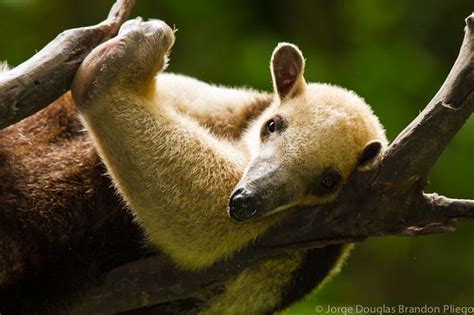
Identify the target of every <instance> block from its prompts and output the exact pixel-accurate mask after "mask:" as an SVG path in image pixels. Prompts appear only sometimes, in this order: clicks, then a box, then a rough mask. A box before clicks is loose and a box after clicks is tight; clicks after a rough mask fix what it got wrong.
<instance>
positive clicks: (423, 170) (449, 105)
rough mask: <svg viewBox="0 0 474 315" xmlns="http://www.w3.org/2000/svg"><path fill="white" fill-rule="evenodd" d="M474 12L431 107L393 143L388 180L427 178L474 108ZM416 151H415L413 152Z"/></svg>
mask: <svg viewBox="0 0 474 315" xmlns="http://www.w3.org/2000/svg"><path fill="white" fill-rule="evenodd" d="M473 47H474V14H471V15H470V16H469V17H468V18H466V28H465V34H464V40H463V43H462V46H461V50H460V52H459V55H458V58H457V59H456V62H455V63H454V65H453V67H452V69H451V71H450V73H449V75H448V77H447V79H446V81H445V82H444V84H443V85H442V87H441V88H440V90H439V92H438V93H437V94H436V95H435V97H434V98H433V99H432V100H431V102H430V103H429V104H428V106H427V107H426V108H425V109H424V110H423V111H422V112H421V113H420V114H419V115H418V117H417V118H416V119H415V120H413V122H412V123H411V124H410V125H408V127H406V128H405V130H403V131H402V132H401V133H400V135H399V136H398V137H397V138H396V139H395V141H394V142H393V143H392V144H391V145H390V147H389V148H388V151H387V156H386V158H385V159H384V161H383V163H382V165H381V170H380V177H381V178H383V179H384V180H385V181H387V182H393V181H399V182H403V181H413V180H417V179H419V178H423V177H426V176H427V175H428V172H429V171H430V169H431V168H432V167H433V165H434V163H435V162H436V161H437V160H438V158H439V156H440V155H441V153H442V152H443V150H444V149H445V148H446V146H447V145H448V144H449V142H450V141H451V140H452V138H453V137H454V136H455V135H456V133H457V132H458V131H459V130H460V129H461V127H462V126H463V125H464V123H465V122H466V120H467V119H468V118H469V116H470V115H471V113H472V111H473V110H474V94H473V90H472V87H473V86H474V71H473V70H474V51H473V49H472V48H473ZM415 152H416V154H414V153H415Z"/></svg>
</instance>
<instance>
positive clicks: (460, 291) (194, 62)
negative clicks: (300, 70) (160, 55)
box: [0, 0, 474, 314]
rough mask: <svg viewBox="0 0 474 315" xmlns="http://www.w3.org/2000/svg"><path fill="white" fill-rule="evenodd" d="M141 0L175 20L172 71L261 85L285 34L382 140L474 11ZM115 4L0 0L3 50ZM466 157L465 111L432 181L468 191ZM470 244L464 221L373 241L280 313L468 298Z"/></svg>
mask: <svg viewBox="0 0 474 315" xmlns="http://www.w3.org/2000/svg"><path fill="white" fill-rule="evenodd" d="M137 2H138V3H137V5H136V8H135V10H134V12H133V15H141V16H143V17H145V18H160V19H163V20H165V21H166V22H167V23H168V24H170V25H174V26H175V27H176V28H178V29H179V31H178V33H177V41H176V44H175V46H174V49H173V52H172V57H171V58H172V59H171V63H170V67H169V71H173V72H180V73H185V74H187V75H190V76H195V77H197V78H199V79H202V80H206V81H210V82H215V83H220V84H226V85H245V86H252V87H256V88H259V89H265V90H269V89H271V79H270V73H269V68H268V64H269V58H270V54H271V52H272V50H273V48H274V47H275V45H276V44H277V43H278V42H280V41H289V42H292V43H295V44H297V45H298V46H299V47H300V48H301V49H302V51H303V53H304V55H305V57H306V59H307V68H306V71H305V72H306V79H307V80H308V81H321V82H330V83H334V84H338V85H342V86H345V87H347V88H350V89H353V90H355V91H356V92H357V93H358V94H360V95H361V96H363V97H364V98H365V99H366V100H367V102H368V103H369V104H371V105H372V106H373V108H374V110H375V112H376V113H377V114H378V115H379V117H380V119H381V121H382V123H383V124H384V126H385V127H386V130H387V135H388V137H389V139H390V140H393V139H394V137H395V136H396V135H397V134H398V133H399V132H400V131H401V130H402V129H403V128H404V127H405V126H406V125H407V124H408V123H409V122H410V121H411V120H412V119H413V118H414V117H415V116H416V115H417V114H418V112H419V111H420V110H421V109H422V108H423V107H424V106H425V104H427V102H428V101H429V100H430V98H431V97H432V96H433V95H434V93H435V92H436V91H437V89H438V88H439V86H440V85H441V84H442V82H443V81H444V79H445V77H446V75H447V73H448V71H449V69H450V67H451V65H452V63H453V62H454V60H455V58H456V56H457V53H458V50H459V46H460V44H461V40H462V36H463V27H464V18H465V17H466V16H468V15H469V14H470V13H471V12H472V10H473V9H474V2H473V1H472V0H457V1H446V0H425V1H410V0H403V1H401V0H399V1H388V0H385V1H369V0H361V1H342V0H341V1H296V0H295V1H270V0H265V1H251V0H247V1H214V0H203V1H172V0H166V1H165V0H162V1H152V0H138V1H137ZM111 3H112V1H105V0H103V1H99V0H82V1H80V0H75V1H73V0H69V1H65V0H0V60H1V59H4V60H8V61H9V63H10V64H11V65H17V64H18V63H20V62H21V61H23V60H25V59H27V58H28V57H30V56H31V55H33V54H34V53H35V51H37V50H39V49H41V47H43V46H44V45H45V44H46V43H48V42H49V41H50V40H51V39H52V38H54V37H55V36H56V35H57V34H58V33H60V32H61V31H62V30H65V29H68V28H72V27H78V26H83V25H88V24H95V23H96V22H97V21H99V20H101V19H103V18H104V16H105V15H106V13H107V12H108V9H109V7H110V5H111ZM473 158H474V121H473V119H472V118H471V119H470V120H469V121H468V123H467V124H466V125H465V126H464V128H463V129H462V131H461V132H460V133H459V134H458V136H457V137H456V138H455V139H454V141H453V142H452V143H451V144H450V146H449V148H448V149H447V151H446V152H445V153H444V154H443V156H442V158H441V159H440V160H439V162H438V163H437V164H436V166H435V168H434V169H433V170H432V172H431V176H430V182H431V183H430V186H429V190H430V191H436V192H438V193H442V194H446V195H448V196H451V197H458V198H474V183H473V177H474V176H473V175H474V162H473ZM473 243H474V223H469V222H467V223H462V224H460V225H459V228H458V230H457V232H455V233H451V234H446V235H434V236H426V237H419V238H396V237H386V238H378V239H370V240H368V241H366V242H364V243H362V244H359V245H358V246H356V249H355V250H354V251H353V253H352V256H351V258H350V259H349V261H348V263H347V264H346V266H345V267H344V268H343V271H342V272H341V274H339V275H338V276H337V277H336V278H335V279H333V280H332V281H331V282H329V283H328V284H327V285H326V286H325V287H324V288H323V289H322V290H321V291H320V292H319V293H318V294H316V295H312V296H310V297H309V298H308V299H307V300H306V301H304V302H302V303H299V304H298V305H296V306H295V307H293V308H292V309H291V310H289V311H287V312H286V313H285V314H316V313H317V312H316V311H315V307H316V306H317V305H322V306H324V307H325V308H326V307H327V305H333V306H343V305H346V306H347V305H352V306H354V305H364V306H371V305H374V306H381V305H384V304H385V305H389V306H397V305H399V304H403V305H424V304H428V305H444V304H455V305H458V306H474V250H473V247H474V246H473ZM322 313H324V312H321V313H320V314H322ZM332 314H334V313H332Z"/></svg>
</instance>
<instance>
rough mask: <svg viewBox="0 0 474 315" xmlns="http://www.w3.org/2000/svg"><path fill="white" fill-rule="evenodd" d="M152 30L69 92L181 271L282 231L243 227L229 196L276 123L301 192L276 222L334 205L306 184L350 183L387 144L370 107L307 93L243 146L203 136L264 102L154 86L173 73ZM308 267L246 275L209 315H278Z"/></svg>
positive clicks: (284, 159) (172, 83)
mask: <svg viewBox="0 0 474 315" xmlns="http://www.w3.org/2000/svg"><path fill="white" fill-rule="evenodd" d="M147 23H149V24H146V23H143V22H141V21H137V20H135V21H130V22H128V23H127V24H126V25H125V26H124V27H123V28H122V30H121V33H120V34H119V36H118V37H117V38H116V39H113V40H111V41H109V42H107V43H105V44H103V45H102V46H101V47H99V48H97V49H96V50H95V51H94V52H92V54H91V56H89V57H88V58H87V59H86V61H85V62H84V63H83V65H82V66H81V68H80V69H79V71H78V74H77V75H76V78H75V81H74V84H73V89H72V91H73V95H74V98H75V101H76V103H77V104H78V106H79V108H80V110H81V113H82V118H83V121H84V124H85V126H86V127H87V130H88V131H89V133H90V135H91V137H92V139H93V141H94V143H95V146H96V148H97V150H98V152H99V154H100V156H101V158H102V159H103V161H104V163H105V164H106V166H107V169H108V171H109V172H110V175H111V177H112V179H113V181H114V183H115V185H116V187H117V190H118V191H119V192H120V195H121V196H122V197H123V198H124V200H125V201H126V202H127V204H128V205H129V206H130V208H131V209H132V210H133V212H134V213H135V214H136V216H137V219H138V220H139V221H140V222H141V224H142V225H143V227H144V229H145V231H146V233H147V234H148V236H149V238H150V240H151V241H152V242H153V243H155V244H156V245H157V246H158V247H159V248H160V249H161V250H163V251H164V252H165V253H167V254H168V255H169V256H170V257H171V258H172V259H173V260H174V261H175V262H176V263H177V264H178V265H180V266H182V267H183V268H186V269H201V268H205V267H207V266H209V265H211V264H212V263H214V262H216V261H217V260H220V259H223V258H225V257H229V256H231V255H232V254H234V253H235V252H236V251H238V250H239V249H241V248H243V247H245V246H247V245H248V244H249V243H251V242H252V241H253V240H255V239H256V238H257V237H258V236H259V235H262V234H263V233H264V232H265V231H266V230H267V229H268V228H269V227H270V226H272V225H274V224H275V223H276V222H278V221H279V220H284V217H285V212H281V213H278V214H275V215H271V216H269V217H266V218H265V219H263V220H259V221H255V222H252V223H245V224H239V223H236V222H235V221H233V220H232V219H230V218H229V216H228V214H227V208H228V202H229V196H230V194H231V192H232V191H233V189H234V188H235V186H236V184H237V183H238V182H239V180H240V179H241V178H242V176H243V175H244V173H245V172H246V168H247V166H248V165H249V163H251V162H252V161H253V159H254V158H255V157H256V156H258V155H259V154H260V153H261V151H262V150H270V149H268V148H263V147H262V143H261V141H260V140H259V134H260V129H261V127H262V125H263V124H264V122H265V121H266V120H268V119H269V118H270V117H271V116H272V115H274V114H277V113H278V114H281V115H285V117H287V118H288V120H289V121H290V126H289V127H288V129H287V131H285V133H284V134H282V135H281V140H280V141H279V142H278V144H277V145H276V147H274V148H271V150H273V151H272V152H273V154H274V157H275V159H276V160H278V163H279V164H280V165H281V167H286V168H288V169H289V170H291V172H292V174H293V178H291V182H292V183H293V186H294V187H295V188H294V189H295V196H294V200H293V201H292V202H291V203H290V204H288V205H286V206H285V207H283V208H281V209H279V211H281V210H284V209H286V208H289V207H293V206H295V205H307V204H317V203H321V202H325V201H326V199H327V198H329V197H327V198H326V199H325V198H318V197H316V196H309V195H305V194H304V189H300V190H298V188H299V187H303V185H304V184H305V183H306V182H307V181H308V179H307V178H306V177H305V176H306V175H307V174H312V173H314V174H317V173H318V172H319V171H320V170H322V169H323V168H325V167H337V168H338V169H339V170H341V172H342V175H343V178H347V176H348V175H349V173H350V172H351V171H352V170H353V169H354V167H355V165H356V161H357V158H358V156H359V155H360V153H361V152H362V150H363V148H364V146H365V145H366V144H367V143H368V142H369V141H370V140H374V139H379V140H380V141H382V142H383V143H385V141H386V140H385V136H384V132H383V129H382V127H381V126H380V124H379V122H378V120H377V118H376V117H375V116H374V115H373V113H372V111H371V109H370V108H369V107H368V106H367V105H366V104H365V103H364V101H363V100H362V99H361V98H359V97H358V96H356V95H355V94H354V93H353V92H350V91H347V90H345V89H342V88H339V87H336V86H330V85H326V84H308V85H306V84H303V85H302V86H301V88H300V89H298V91H297V92H298V93H296V94H295V95H294V96H292V97H291V98H289V99H285V100H280V99H279V98H278V97H275V99H274V102H273V104H272V105H270V106H269V108H267V110H265V112H264V113H262V115H261V116H260V117H259V118H258V119H256V120H255V122H253V123H252V124H251V126H250V127H249V128H248V130H247V132H246V133H245V136H244V137H242V138H241V139H230V138H226V137H223V136H217V135H215V134H214V133H212V132H210V130H209V129H208V128H206V127H205V126H204V125H209V124H213V123H215V124H218V123H219V120H220V119H222V117H225V116H226V115H228V113H229V112H230V113H232V114H233V115H234V116H235V115H237V116H238V115H239V113H240V111H239V110H240V109H241V108H243V107H245V106H248V104H250V103H251V102H252V101H253V100H255V98H258V97H266V95H267V94H264V93H260V92H256V91H253V90H246V89H229V88H223V87H216V86H212V85H208V84H205V83H203V82H200V81H197V80H195V79H191V78H188V77H184V76H179V75H174V74H164V73H162V74H159V75H158V77H157V79H156V80H154V79H152V78H153V75H154V74H155V72H156V71H158V70H160V69H161V68H162V67H163V66H164V64H165V62H164V59H165V55H166V53H167V52H168V49H169V47H170V46H171V45H172V42H173V40H174V37H173V32H172V31H171V29H169V28H168V27H167V26H166V25H164V24H160V23H161V22H156V21H155V22H147ZM153 23H155V24H153ZM301 75H302V74H301ZM213 118H214V120H215V121H214V122H213ZM243 119H246V117H245V116H243V115H242V117H239V119H237V121H240V122H241V121H242V120H243ZM229 121H231V120H229ZM330 198H334V196H331V197H330ZM301 257H302V254H301V253H296V254H294V255H291V256H287V257H281V258H278V259H274V260H270V261H267V262H264V263H262V264H260V265H257V266H255V267H253V268H249V269H248V270H245V271H244V272H242V273H241V274H240V275H239V276H237V277H236V278H235V279H234V280H233V281H230V282H229V283H228V284H227V286H226V290H225V291H224V293H223V294H222V295H220V296H218V297H216V298H215V299H214V300H212V301H210V302H209V306H208V308H207V309H206V308H205V309H204V310H203V313H205V314H223V313H225V314H261V313H264V312H265V311H266V310H269V309H272V308H273V307H274V306H275V305H277V304H278V302H279V300H280V295H281V290H282V288H283V286H284V285H285V284H286V283H287V282H288V281H289V279H290V275H291V272H292V271H293V270H294V269H295V268H297V266H298V265H299V263H300V261H301Z"/></svg>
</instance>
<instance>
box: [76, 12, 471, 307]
mask: <svg viewBox="0 0 474 315" xmlns="http://www.w3.org/2000/svg"><path fill="white" fill-rule="evenodd" d="M466 25H467V26H466V29H465V36H464V40H463V44H462V46H461V50H460V53H459V56H458V58H457V60H456V62H455V64H454V66H453V68H452V70H451V72H450V73H449V75H448V77H447V79H446V81H445V83H444V84H443V85H442V87H441V89H440V90H439V92H438V93H437V94H436V96H435V97H434V98H433V100H432V101H431V102H430V103H429V104H428V106H427V107H426V108H425V110H423V111H422V112H421V113H420V114H419V115H418V117H417V118H416V119H415V120H414V121H413V122H412V123H411V124H410V125H409V126H408V127H406V128H405V130H403V131H402V132H401V133H400V135H399V136H398V137H397V138H396V139H395V141H394V142H393V143H392V144H391V145H390V146H389V148H388V149H387V151H386V153H385V155H384V156H383V157H382V159H381V160H380V162H379V163H378V164H377V165H375V166H374V167H373V168H372V169H370V170H356V171H355V172H354V173H353V174H352V175H351V176H350V178H349V180H348V183H347V184H346V185H345V186H344V187H343V189H342V191H341V192H340V194H339V196H338V198H337V200H336V201H335V202H333V203H331V204H326V205H322V206H319V207H313V208H306V209H295V210H294V211H292V212H290V213H288V214H287V218H286V219H285V220H284V222H283V223H282V224H280V225H279V226H276V227H274V228H273V229H271V230H270V231H269V232H268V233H267V234H265V235H264V236H263V237H261V238H260V239H259V240H257V241H256V242H255V243H254V244H253V245H252V246H250V247H249V248H247V249H245V250H243V251H241V252H239V253H237V254H236V255H235V256H234V257H233V258H231V259H230V260H228V261H223V262H219V263H216V264H215V265H214V266H212V267H210V268H208V269H206V270H203V271H200V272H189V271H183V270H179V269H177V268H176V267H175V266H174V264H173V263H172V262H171V261H170V260H169V259H168V258H166V257H165V256H157V257H152V258H149V259H146V260H141V261H137V262H133V263H131V264H128V265H124V266H122V267H120V268H117V269H116V270H113V271H112V272H110V273H109V274H108V275H107V277H106V279H105V281H104V285H103V286H101V287H98V288H96V289H94V290H93V291H92V292H90V296H89V298H88V299H86V301H85V303H84V305H86V306H82V308H81V309H80V310H81V311H82V313H88V314H101V313H111V312H123V311H127V310H133V309H137V308H140V307H144V306H150V305H155V304H158V303H163V302H166V301H170V300H178V299H183V298H186V297H191V296H194V295H196V293H198V292H199V291H201V290H203V289H206V288H211V287H213V286H216V285H218V284H222V283H224V282H225V281H226V280H228V279H229V278H230V277H232V276H235V275H236V274H238V273H239V272H240V271H241V270H242V269H243V268H245V267H247V266H250V265H252V264H254V263H255V262H257V261H260V260H263V259H268V258H271V257H274V256H277V255H282V254H285V253H288V252H291V251H295V250H304V249H310V248H320V247H325V246H328V245H333V244H343V243H352V242H360V241H363V240H365V239H366V238H368V237H374V236H375V237H376V236H385V235H401V236H417V235H424V234H431V233H444V232H449V231H453V230H454V229H455V224H456V223H457V221H458V220H459V219H473V218H474V201H472V200H459V199H449V198H446V197H443V196H439V195H437V194H425V193H423V191H422V190H423V188H424V186H425V184H426V182H427V176H428V172H429V170H430V169H431V167H432V166H433V164H434V163H435V162H436V160H437V159H438V157H439V156H440V155H441V153H442V152H443V150H444V149H445V148H446V146H447V145H448V143H449V142H450V141H451V140H452V138H453V137H454V136H455V134H456V133H457V132H458V131H459V129H460V128H461V127H462V126H463V124H464V123H465V122H466V120H467V119H468V118H469V116H470V115H471V113H472V111H473V109H474V14H473V15H471V16H469V17H468V18H467V19H466ZM130 288H133V289H130Z"/></svg>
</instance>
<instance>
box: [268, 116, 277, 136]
mask: <svg viewBox="0 0 474 315" xmlns="http://www.w3.org/2000/svg"><path fill="white" fill-rule="evenodd" d="M267 131H268V132H269V133H274V132H275V131H276V122H275V119H270V120H269V121H268V122H267Z"/></svg>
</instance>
